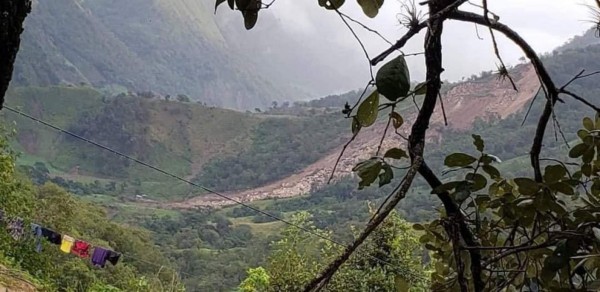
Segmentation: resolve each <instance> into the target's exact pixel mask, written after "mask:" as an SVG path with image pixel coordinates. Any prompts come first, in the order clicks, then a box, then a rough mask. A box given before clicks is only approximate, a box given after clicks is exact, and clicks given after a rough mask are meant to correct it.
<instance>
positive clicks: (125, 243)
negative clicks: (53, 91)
mask: <svg viewBox="0 0 600 292" xmlns="http://www.w3.org/2000/svg"><path fill="white" fill-rule="evenodd" d="M14 161H15V155H14V153H13V152H11V150H10V148H9V146H8V142H7V139H6V138H2V139H0V173H1V175H0V192H1V193H2V194H3V195H2V196H1V197H0V205H1V206H2V209H3V211H4V215H5V216H7V217H9V218H12V217H14V216H19V217H21V218H24V220H25V226H26V228H25V230H26V231H28V230H29V228H28V223H30V222H35V223H39V224H42V225H43V226H45V227H48V228H50V229H53V230H56V231H58V232H61V233H66V234H69V235H72V236H75V237H76V238H80V239H83V240H86V241H88V242H91V243H92V244H97V245H100V246H105V247H108V248H112V249H114V250H117V251H119V252H122V253H124V254H126V255H127V256H128V257H129V256H130V257H132V258H133V260H131V261H130V260H129V258H122V261H121V262H120V263H119V264H118V265H117V266H115V267H111V266H107V267H106V268H105V269H97V268H94V267H92V266H91V265H90V264H88V263H86V261H85V260H82V259H79V258H76V257H74V256H71V255H67V254H64V253H62V252H60V251H59V250H58V248H57V247H56V246H53V245H51V244H50V243H48V242H46V241H43V252H42V253H36V252H35V249H34V247H35V244H34V238H33V236H25V237H24V238H22V239H21V240H19V241H16V240H15V239H13V238H12V237H11V236H10V235H9V234H8V232H6V231H2V232H0V251H1V253H0V259H1V260H2V264H4V265H8V266H11V267H13V268H16V269H20V270H24V271H26V272H28V273H29V274H31V275H32V276H34V277H35V278H36V279H37V280H39V281H41V282H42V283H43V284H44V285H45V286H47V287H48V289H49V290H57V289H59V288H60V289H61V290H71V289H83V290H87V291H121V290H125V291H158V290H163V288H165V289H168V290H170V291H179V290H180V289H181V286H180V285H179V284H178V283H177V281H176V279H177V278H176V277H175V278H173V277H174V275H173V273H172V272H164V271H163V272H161V271H158V273H157V270H155V267H151V266H148V265H147V264H146V262H153V263H156V264H162V265H165V266H168V265H169V263H168V262H167V261H166V259H165V258H164V257H162V256H161V255H160V253H159V252H158V250H157V249H156V248H155V247H154V246H153V245H152V244H150V243H149V242H150V240H149V234H148V233H147V232H145V231H143V230H139V229H136V228H133V227H124V226H121V225H118V224H116V223H113V222H110V221H109V220H108V219H107V217H106V214H105V213H104V212H103V211H102V210H99V209H97V208H95V207H93V206H91V205H89V204H87V203H83V202H81V201H79V200H77V199H76V198H74V197H73V196H72V195H70V194H68V193H66V192H65V191H64V190H63V189H61V188H59V187H57V186H56V185H52V184H45V185H43V186H41V187H35V186H33V185H31V184H30V183H28V182H27V181H25V180H22V179H20V178H19V174H18V173H16V171H15V163H14ZM2 226H3V227H5V223H4V222H3V223H2ZM26 234H28V233H26ZM138 260H140V261H138ZM143 277H146V279H147V280H146V281H147V285H145V286H140V282H139V279H142V278H143ZM173 280H175V282H173ZM167 283H168V284H167ZM159 286H161V287H163V288H160V289H159V288H158V287H159Z"/></svg>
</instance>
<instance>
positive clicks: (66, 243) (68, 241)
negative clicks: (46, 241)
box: [60, 235, 75, 253]
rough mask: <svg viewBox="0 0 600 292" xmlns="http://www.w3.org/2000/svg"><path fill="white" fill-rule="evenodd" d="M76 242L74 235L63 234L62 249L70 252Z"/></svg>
mask: <svg viewBox="0 0 600 292" xmlns="http://www.w3.org/2000/svg"><path fill="white" fill-rule="evenodd" d="M74 242H75V239H74V238H73V237H71V236H68V235H63V237H62V242H61V244H60V250H62V251H63V252H66V253H70V252H71V248H72V247H73V243H74Z"/></svg>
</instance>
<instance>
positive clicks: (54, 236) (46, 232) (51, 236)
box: [42, 227, 62, 245]
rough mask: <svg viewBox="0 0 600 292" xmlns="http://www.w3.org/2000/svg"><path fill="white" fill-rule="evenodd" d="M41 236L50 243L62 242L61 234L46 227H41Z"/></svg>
mask: <svg viewBox="0 0 600 292" xmlns="http://www.w3.org/2000/svg"><path fill="white" fill-rule="evenodd" d="M42 236H43V237H44V238H46V239H47V240H48V241H49V242H50V243H53V244H58V245H60V244H61V243H62V239H61V235H60V234H58V233H56V232H54V231H52V230H50V229H48V228H46V227H42Z"/></svg>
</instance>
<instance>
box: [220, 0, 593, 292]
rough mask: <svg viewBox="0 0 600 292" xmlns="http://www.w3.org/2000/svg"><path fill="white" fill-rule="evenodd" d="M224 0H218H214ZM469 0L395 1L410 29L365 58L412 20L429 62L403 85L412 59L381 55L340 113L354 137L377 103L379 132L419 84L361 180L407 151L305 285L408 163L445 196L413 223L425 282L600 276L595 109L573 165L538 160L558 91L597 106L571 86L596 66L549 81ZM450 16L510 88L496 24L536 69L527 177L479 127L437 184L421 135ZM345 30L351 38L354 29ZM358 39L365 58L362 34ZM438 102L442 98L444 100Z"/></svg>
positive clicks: (563, 281)
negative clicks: (422, 250)
mask: <svg viewBox="0 0 600 292" xmlns="http://www.w3.org/2000/svg"><path fill="white" fill-rule="evenodd" d="M223 2H224V1H223V0H217V2H216V6H218V5H219V4H221V3H223ZM383 2H384V1H383V0H381V1H360V0H359V1H358V4H359V5H360V6H361V8H362V9H363V11H364V13H365V14H366V15H367V16H368V17H371V18H373V17H376V16H377V14H378V11H379V9H380V8H381V7H382V5H383ZM466 2H467V1H466V0H429V1H424V2H422V3H420V5H426V7H427V10H428V11H427V13H421V12H420V11H418V9H417V6H416V4H414V2H411V3H409V4H408V5H404V9H405V11H404V12H403V13H402V17H401V18H400V22H401V24H403V25H404V26H405V27H406V28H407V29H408V31H407V32H406V33H405V34H404V35H403V36H402V37H401V38H399V39H398V41H397V42H396V43H393V44H391V46H390V47H389V48H388V49H387V50H385V51H383V52H381V53H380V54H379V55H377V56H376V57H374V58H372V59H370V60H369V63H370V65H371V70H372V66H375V65H377V64H379V63H381V62H383V61H385V60H386V59H388V57H389V56H390V55H392V54H393V53H395V52H396V51H398V50H401V49H402V48H403V47H404V45H405V44H406V43H407V42H408V41H409V40H411V38H412V37H414V36H415V35H417V34H418V33H419V32H420V31H421V30H423V29H425V30H426V37H425V42H424V51H425V52H424V58H425V64H426V69H427V70H426V78H425V81H424V82H423V83H421V84H419V85H417V86H415V87H414V88H412V90H411V86H410V75H409V70H408V67H407V66H406V62H405V61H404V56H403V55H402V54H401V55H399V56H398V57H396V58H394V59H392V60H388V61H387V63H386V64H384V65H383V66H382V67H381V68H380V69H379V71H378V72H377V76H376V77H373V76H372V75H373V74H371V80H369V81H368V83H367V87H366V88H365V91H364V92H365V93H369V95H368V96H367V97H366V98H364V99H363V97H364V96H362V95H361V97H360V98H359V102H357V104H356V106H354V107H352V108H349V109H348V110H345V114H347V116H348V117H349V118H352V134H353V137H352V139H351V140H350V142H352V141H353V140H354V138H355V137H356V136H357V135H358V134H359V133H360V131H361V129H362V128H367V127H370V126H372V125H373V124H374V123H375V122H376V120H377V116H378V113H379V112H381V111H383V110H388V109H389V110H390V113H389V118H388V123H387V126H386V128H385V129H386V130H385V131H384V135H385V133H386V132H387V128H389V126H390V125H393V126H394V128H396V129H398V128H399V127H401V126H402V124H403V121H404V119H403V118H402V117H401V116H400V114H399V113H398V112H396V111H395V107H396V106H397V105H398V103H399V102H401V101H404V100H406V99H408V98H411V97H412V98H413V100H414V97H415V96H416V95H424V98H423V101H422V104H421V106H420V108H419V112H418V115H417V117H416V118H415V120H414V121H413V123H412V127H411V131H410V135H409V136H408V137H409V138H408V145H406V147H405V148H404V147H403V146H402V145H398V146H399V147H395V148H393V149H390V150H388V151H387V152H381V153H380V150H381V145H380V147H379V148H378V149H377V152H376V153H375V155H374V157H373V158H371V159H369V160H367V161H363V162H361V163H359V164H358V165H356V167H355V168H354V171H355V172H356V173H357V175H358V176H359V177H360V178H361V182H360V183H359V188H364V187H368V186H369V185H371V184H372V183H374V182H375V181H377V180H379V186H383V185H386V184H389V183H390V182H391V181H392V179H393V176H394V172H393V171H392V170H391V166H390V165H389V162H388V161H389V160H397V161H398V160H399V161H402V160H403V159H405V160H408V163H409V165H408V166H407V169H408V170H407V171H406V174H405V175H404V176H403V178H402V180H401V183H400V185H399V186H398V187H397V188H396V189H395V190H394V191H393V192H392V193H391V194H390V195H389V197H388V198H387V200H386V201H385V202H384V204H383V205H382V206H380V208H379V210H378V212H377V214H376V215H375V216H374V217H373V219H372V220H371V221H370V222H369V224H368V225H367V226H366V227H365V229H364V230H363V231H362V232H361V233H360V235H359V236H358V237H357V238H356V239H355V241H354V242H353V243H352V244H351V245H350V246H348V247H347V248H346V249H345V250H344V251H343V253H342V254H341V255H339V257H337V258H336V259H335V260H334V261H332V262H331V264H330V265H328V266H327V267H325V268H324V269H323V270H322V272H321V273H320V274H319V275H318V276H317V277H315V278H314V279H313V280H312V281H311V282H309V283H308V284H307V285H306V286H305V287H304V290H305V291H313V290H320V289H323V288H324V287H327V285H328V284H329V285H331V283H332V281H333V279H334V278H335V276H334V275H336V272H338V274H339V273H341V271H342V270H343V264H344V263H346V262H347V261H349V258H350V255H352V254H353V253H354V252H355V251H356V250H357V249H358V248H359V246H361V245H362V244H363V243H364V242H365V241H366V240H367V239H368V238H370V236H372V234H373V232H374V231H375V230H377V227H378V226H379V225H380V224H382V222H384V221H385V218H387V217H388V216H389V214H390V213H391V212H392V210H393V209H394V207H395V206H396V205H397V204H398V202H399V201H400V200H402V199H403V198H404V197H405V196H406V194H407V193H408V191H409V190H410V188H411V184H412V182H413V180H414V179H415V177H416V176H417V174H419V175H420V176H421V177H423V178H424V180H425V181H426V182H427V183H428V184H429V186H430V187H431V189H432V193H433V194H435V195H436V196H437V197H438V198H439V200H440V201H441V203H442V205H443V211H442V213H441V216H440V219H438V220H435V221H433V222H431V223H429V224H426V225H424V226H423V225H418V226H415V227H416V228H419V229H421V230H424V231H426V235H424V237H422V238H421V242H424V243H427V245H426V246H427V247H428V249H430V250H432V251H434V252H435V255H436V257H437V258H438V259H439V262H440V263H441V264H440V265H436V272H435V274H434V277H433V280H434V282H433V287H435V288H441V289H443V290H460V291H483V290H487V289H490V288H491V287H494V288H495V289H504V288H506V289H512V290H523V289H527V290H529V291H537V290H545V289H549V288H556V287H563V288H567V289H585V288H586V287H587V286H588V285H590V284H591V283H592V282H594V280H593V279H596V278H597V277H598V276H600V270H599V269H597V268H595V267H596V266H595V264H596V262H595V260H593V259H594V258H595V256H596V255H597V254H598V253H600V250H598V245H599V242H600V228H598V226H600V225H598V224H600V221H599V220H600V219H597V218H598V217H597V216H595V215H594V214H595V212H596V211H595V210H600V200H599V199H600V198H599V197H597V196H598V195H600V191H599V190H593V189H594V188H598V189H600V180H599V179H598V175H599V172H600V167H597V166H594V165H595V164H594V163H596V161H597V156H596V155H595V154H596V151H597V150H596V148H598V146H600V143H599V142H598V141H600V140H597V139H600V136H597V132H595V129H596V127H598V126H600V116H597V117H596V119H595V120H594V119H592V118H585V119H584V128H585V129H582V130H581V131H580V132H578V136H579V137H580V139H581V140H582V141H581V143H580V144H578V145H577V146H575V147H574V148H572V149H571V151H570V152H569V155H570V157H571V158H576V159H579V161H578V164H577V167H576V168H575V169H571V168H569V167H567V164H565V162H563V161H560V160H558V159H551V160H549V161H548V160H542V159H540V153H541V151H542V148H543V141H544V134H545V132H546V128H547V125H548V123H549V122H550V120H552V122H553V125H555V126H556V125H557V123H558V121H557V120H556V117H555V115H554V110H555V107H557V106H558V104H557V102H559V101H560V102H561V103H563V102H565V101H564V100H563V99H562V97H570V98H573V99H574V100H576V101H577V102H582V103H584V104H585V105H587V106H588V107H589V108H591V109H593V110H594V111H596V112H597V113H598V112H600V108H599V107H598V106H596V105H594V104H593V103H591V102H590V101H588V100H587V99H585V98H583V97H581V96H579V95H577V94H576V93H574V92H572V91H571V90H569V89H568V87H569V85H571V84H572V83H573V82H575V81H578V80H580V79H583V78H586V77H590V76H592V75H594V74H596V73H591V74H584V71H581V72H580V73H579V74H577V75H576V76H574V77H573V78H571V79H570V80H569V81H568V82H567V83H566V84H565V85H562V86H559V85H557V84H556V82H555V80H554V79H553V78H552V77H551V76H550V74H549V73H548V71H547V69H546V67H545V65H544V63H543V62H542V60H541V59H540V57H539V56H538V54H537V53H536V52H535V51H534V50H533V49H532V47H531V46H530V45H529V44H528V43H527V41H526V40H524V39H523V38H522V37H521V36H520V35H519V34H518V33H517V32H515V31H514V30H512V29H511V28H510V27H509V26H507V25H505V24H503V23H501V22H500V17H499V16H498V15H497V14H494V13H492V12H490V11H489V10H488V0H482V5H481V6H480V8H481V11H480V13H473V12H467V11H464V10H461V9H460V8H461V7H462V6H463V4H465V3H466ZM229 3H230V8H231V9H234V8H237V9H238V10H239V11H240V12H241V13H242V16H243V18H244V23H245V26H246V28H247V29H251V28H252V27H254V25H255V24H256V21H257V18H258V13H259V11H260V10H261V9H266V8H268V7H269V6H270V5H272V4H273V2H271V3H270V4H268V5H262V4H261V1H258V0H257V1H253V0H249V1H236V3H235V4H236V5H235V6H236V7H234V5H233V4H234V3H233V2H232V1H230V2H229ZM318 3H319V5H320V6H321V7H324V8H325V9H328V10H332V11H333V12H335V13H336V14H338V16H339V17H340V18H342V20H344V22H345V24H346V25H347V26H348V27H349V28H350V29H351V30H352V28H351V27H350V25H349V24H348V20H351V21H352V20H353V19H351V18H349V17H348V16H345V15H344V14H342V13H341V12H340V11H339V8H341V7H342V5H343V4H344V3H345V1H344V0H339V1H338V0H336V1H319V2H318ZM596 4H597V6H598V7H595V10H594V11H595V12H596V14H595V15H596V16H597V18H596V19H594V23H595V25H596V26H597V27H600V13H598V10H600V2H599V1H596ZM422 15H428V18H427V19H424V20H423V19H422V18H423V17H422ZM490 15H491V17H490ZM450 21H461V22H468V23H473V24H476V25H481V26H483V27H486V28H487V29H488V30H489V33H490V35H491V40H492V44H493V48H494V52H493V53H494V55H495V56H496V58H497V59H498V63H499V65H498V71H497V72H496V74H497V75H498V76H499V78H501V79H503V80H507V81H508V82H510V83H511V84H512V86H513V87H514V89H515V90H517V87H516V85H515V83H514V82H513V80H512V77H511V75H510V72H509V69H508V68H507V67H506V66H505V64H504V61H503V60H502V58H501V56H500V53H499V49H498V45H497V43H496V36H495V34H497V33H500V34H503V35H504V36H505V37H506V38H508V39H509V40H510V41H512V42H513V43H514V44H515V45H517V46H518V47H519V48H521V49H522V50H523V52H524V54H525V56H526V57H527V58H528V60H529V61H530V62H531V64H532V66H533V67H534V68H535V71H536V73H537V75H538V78H539V80H540V82H541V83H542V88H543V89H544V90H543V94H544V97H545V99H546V102H545V106H544V109H543V111H542V113H541V114H540V116H539V120H538V124H537V129H536V131H535V136H534V137H533V139H532V143H531V150H530V161H531V169H532V171H533V176H532V177H518V178H515V179H506V178H504V177H503V176H502V174H500V173H499V172H498V170H497V169H495V168H494V167H493V165H492V158H491V157H492V156H491V154H488V153H486V152H484V151H485V149H484V142H483V140H482V139H481V138H480V137H479V136H476V135H474V136H473V140H474V142H473V143H474V146H475V147H476V149H477V151H478V154H477V155H475V156H472V155H469V154H465V153H455V154H452V155H450V156H448V157H446V160H445V164H446V166H448V167H452V171H464V172H466V173H465V174H464V177H463V178H462V179H459V180H454V181H451V182H447V183H443V182H442V181H441V180H440V178H439V177H438V175H437V174H436V173H434V171H433V170H432V169H431V168H430V166H429V165H428V163H427V159H426V157H425V156H424V147H425V144H426V140H425V137H426V134H427V129H428V128H429V126H430V120H431V116H432V114H433V112H434V110H435V108H436V106H437V101H438V97H439V96H440V88H441V78H440V76H441V73H442V72H443V70H444V69H443V67H442V59H443V56H442V35H443V29H444V24H445V23H447V22H450ZM363 27H366V26H364V25H363ZM353 35H354V36H355V37H356V34H353ZM356 38H357V40H358V42H360V44H361V47H362V48H363V50H364V52H365V55H366V56H367V58H369V54H368V52H367V51H366V49H364V46H363V44H362V41H361V40H360V39H359V38H358V37H356ZM486 74H487V73H486ZM370 86H376V90H372V91H370V92H369V91H368V90H367V89H368V88H369V87H370ZM363 95H364V94H363ZM381 95H382V96H383V97H385V98H386V99H387V101H385V102H384V103H383V104H379V102H380V96H381ZM360 101H362V102H360ZM440 103H441V104H442V105H443V103H442V102H441V100H440ZM442 111H444V108H443V107H442ZM381 141H383V139H381ZM350 142H349V143H350ZM403 148H404V149H403ZM344 149H345V147H344ZM598 150H600V149H598ZM340 155H343V152H342V153H341V154H340ZM599 163H600V162H599ZM599 165H600V164H599ZM334 171H335V166H334ZM488 181H492V182H491V184H489V190H488V192H487V193H486V192H484V191H482V190H484V189H485V188H486V186H488ZM594 186H595V187H594ZM565 196H567V197H571V198H572V199H573V200H574V202H572V203H571V204H566V203H565V201H564V200H563V199H564V198H565ZM533 206H535V207H533ZM594 228H596V229H594ZM482 230H483V231H482ZM448 242H450V243H451V244H450V245H449V244H448ZM338 270H339V271H338ZM594 284H596V283H594Z"/></svg>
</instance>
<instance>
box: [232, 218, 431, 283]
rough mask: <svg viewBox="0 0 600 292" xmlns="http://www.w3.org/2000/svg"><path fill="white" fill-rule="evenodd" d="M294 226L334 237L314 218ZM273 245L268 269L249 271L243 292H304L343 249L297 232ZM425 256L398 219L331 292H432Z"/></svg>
mask: <svg viewBox="0 0 600 292" xmlns="http://www.w3.org/2000/svg"><path fill="white" fill-rule="evenodd" d="M291 222H292V223H294V224H295V225H297V226H301V227H303V228H307V229H309V230H311V231H312V232H314V233H316V234H319V235H321V236H325V237H329V236H331V232H326V231H323V230H320V229H318V228H317V227H315V226H314V225H313V222H312V221H311V217H310V214H309V213H302V212H301V213H298V214H296V215H294V216H293V217H292V218H291ZM272 245H273V246H272V248H273V251H272V253H271V255H270V256H269V258H268V260H267V263H266V265H265V267H266V268H262V267H258V268H256V269H252V268H251V269H249V271H248V277H247V278H246V279H244V281H242V283H241V284H240V290H241V291H246V292H254V291H303V288H304V285H305V284H306V283H307V282H308V281H310V280H312V278H313V277H315V276H316V274H317V273H318V272H319V271H320V270H321V269H322V268H323V266H324V264H326V263H328V262H330V261H331V260H333V259H334V258H335V256H336V254H338V253H340V252H341V251H342V248H343V247H342V246H339V245H335V244H332V243H331V242H329V241H325V240H323V239H319V238H316V237H314V236H313V235H310V234H307V233H306V232H304V231H302V230H300V229H298V228H297V227H287V228H285V229H284V230H283V232H282V238H281V239H280V240H277V241H275V242H273V244H272ZM423 255H424V253H423V250H422V249H421V245H420V243H419V242H418V239H417V235H416V233H415V232H414V231H413V230H412V228H411V226H410V225H409V224H407V223H406V222H404V221H403V220H402V219H400V218H399V217H398V216H397V215H392V216H391V217H390V218H388V220H387V221H386V222H385V224H383V225H382V226H381V227H380V228H379V229H378V230H377V231H375V233H374V235H373V237H371V239H370V240H369V242H367V243H365V245H364V246H363V247H362V248H361V249H360V251H359V252H358V253H357V254H356V255H355V256H354V257H353V258H352V259H351V260H350V261H349V263H348V264H347V265H345V266H344V267H343V268H342V269H341V270H340V271H339V272H338V273H337V274H336V276H335V277H333V279H332V280H331V282H329V284H328V285H327V287H326V289H325V291H394V290H396V289H402V288H401V287H412V290H411V291H427V290H428V286H429V280H428V278H427V271H426V270H425V268H424V264H423V262H422V261H421V258H422V256H423Z"/></svg>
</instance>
